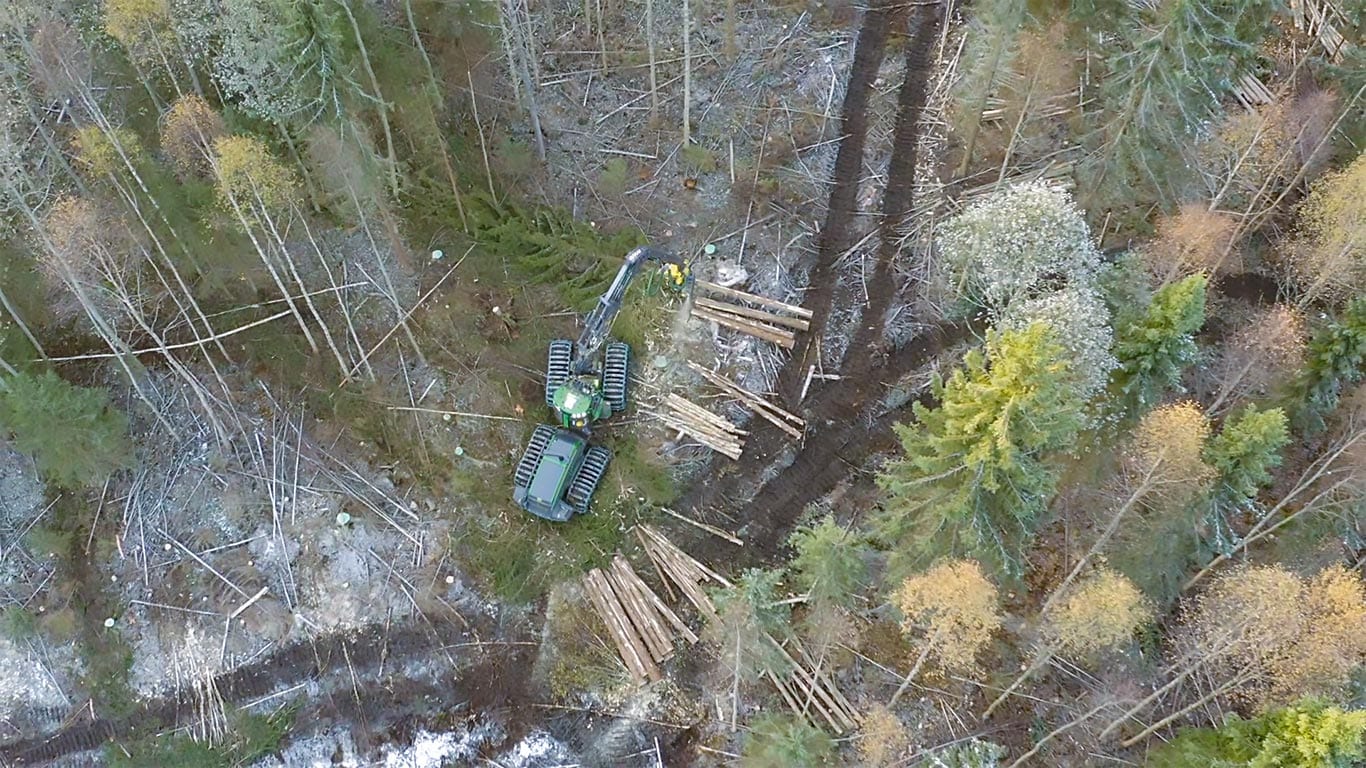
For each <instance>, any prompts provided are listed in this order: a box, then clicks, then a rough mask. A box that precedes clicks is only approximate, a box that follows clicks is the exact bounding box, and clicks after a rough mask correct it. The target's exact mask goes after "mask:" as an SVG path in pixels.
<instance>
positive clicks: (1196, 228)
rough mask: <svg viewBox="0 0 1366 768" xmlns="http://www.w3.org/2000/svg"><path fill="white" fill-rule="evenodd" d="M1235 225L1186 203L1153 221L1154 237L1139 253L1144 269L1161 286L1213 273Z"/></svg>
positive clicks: (1223, 215) (1223, 216)
mask: <svg viewBox="0 0 1366 768" xmlns="http://www.w3.org/2000/svg"><path fill="white" fill-rule="evenodd" d="M1237 229H1238V225H1237V222H1236V221H1235V220H1234V219H1233V217H1232V216H1230V215H1229V214H1227V213H1221V212H1218V211H1211V210H1209V208H1208V207H1207V206H1205V205H1204V204H1202V203H1187V204H1185V205H1183V206H1181V208H1180V209H1179V210H1178V211H1177V212H1176V213H1175V214H1172V215H1171V216H1164V217H1163V218H1161V219H1158V222H1157V237H1156V238H1154V239H1153V241H1152V242H1151V243H1149V244H1148V245H1147V247H1145V248H1144V249H1143V251H1142V254H1143V258H1144V261H1146V262H1147V265H1148V269H1149V271H1151V272H1152V273H1153V274H1154V275H1157V276H1158V278H1159V279H1160V280H1161V281H1162V284H1163V285H1166V284H1167V283H1170V282H1173V281H1175V280H1179V279H1181V278H1183V277H1187V276H1189V275H1193V274H1196V273H1205V274H1215V273H1217V272H1218V271H1219V270H1220V269H1221V268H1222V267H1223V266H1224V261H1225V257H1226V255H1227V254H1228V252H1229V250H1230V248H1231V246H1232V244H1233V238H1234V235H1235V234H1236V232H1237Z"/></svg>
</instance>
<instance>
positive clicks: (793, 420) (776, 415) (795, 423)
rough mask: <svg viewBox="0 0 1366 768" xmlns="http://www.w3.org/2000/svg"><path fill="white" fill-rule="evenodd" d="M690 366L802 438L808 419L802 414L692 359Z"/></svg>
mask: <svg viewBox="0 0 1366 768" xmlns="http://www.w3.org/2000/svg"><path fill="white" fill-rule="evenodd" d="M688 367H689V368H691V369H692V370H693V371H695V372H696V373H697V374H698V375H700V376H701V377H702V378H704V379H706V380H707V381H709V382H711V383H712V384H715V385H716V386H717V387H719V388H720V389H721V391H722V392H725V393H726V394H727V395H730V396H731V397H734V398H735V399H737V400H739V401H740V402H741V403H744V404H745V406H746V407H748V408H749V409H750V410H751V411H754V413H755V414H757V415H758V416H759V417H761V418H762V419H764V420H765V421H767V422H768V423H770V424H772V425H774V426H776V427H777V428H779V429H781V430H782V431H784V432H786V433H787V434H789V435H791V436H792V438H793V439H795V440H800V439H802V435H803V431H802V430H804V429H805V428H806V421H805V420H804V419H802V418H801V417H800V416H796V415H794V414H792V413H789V412H787V411H785V410H783V409H782V408H779V407H778V406H776V405H774V404H773V403H770V402H769V401H767V400H765V399H764V398H762V397H760V396H759V395H756V394H754V393H753V392H750V391H749V390H747V389H744V388H743V387H741V386H740V385H739V384H736V383H735V382H733V381H731V380H730V379H727V378H726V377H724V376H722V375H720V374H718V373H714V372H712V371H709V370H707V369H706V368H703V367H702V366H700V365H698V364H697V363H694V362H693V361H691V360H689V361H688Z"/></svg>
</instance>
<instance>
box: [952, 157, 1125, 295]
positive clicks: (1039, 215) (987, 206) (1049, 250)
mask: <svg viewBox="0 0 1366 768" xmlns="http://www.w3.org/2000/svg"><path fill="white" fill-rule="evenodd" d="M938 234H939V251H940V254H941V256H942V257H943V265H942V269H943V270H944V276H945V278H946V279H947V282H948V283H949V284H950V286H951V287H952V289H953V291H954V292H955V293H956V294H957V295H958V296H959V297H961V298H963V299H966V300H967V301H970V302H972V303H974V304H977V305H979V306H983V307H986V308H988V309H991V310H993V311H994V312H1000V311H1002V310H1004V309H1005V307H1006V306H1008V305H1009V304H1010V303H1011V302H1013V301H1015V300H1017V299H1021V298H1029V297H1031V296H1036V295H1039V294H1040V293H1045V292H1047V291H1049V290H1057V289H1059V288H1062V287H1065V286H1068V285H1073V286H1089V285H1091V284H1093V283H1094V281H1095V278H1096V274H1097V272H1098V271H1099V269H1100V253H1099V252H1098V251H1097V250H1096V247H1095V245H1094V244H1093V243H1092V241H1091V231H1090V229H1089V228H1088V227H1087V226H1086V220H1085V219H1084V218H1083V217H1082V213H1081V211H1080V210H1079V209H1078V208H1077V205H1076V203H1075V202H1074V201H1073V200H1072V197H1071V195H1069V194H1068V193H1067V192H1065V191H1063V190H1061V189H1056V188H1054V187H1051V186H1049V185H1047V184H1045V183H1043V182H1029V183H1025V184H1017V185H1014V186H1010V187H1007V188H1006V189H1004V190H1001V191H999V192H996V193H993V194H991V195H989V196H987V197H985V198H983V199H982V200H980V201H978V202H975V203H973V204H972V205H970V206H968V207H967V209H966V210H964V211H963V212H962V213H960V214H958V215H957V216H955V217H953V218H952V219H950V220H948V221H946V222H945V223H944V224H943V225H942V226H940V228H939V233H938Z"/></svg>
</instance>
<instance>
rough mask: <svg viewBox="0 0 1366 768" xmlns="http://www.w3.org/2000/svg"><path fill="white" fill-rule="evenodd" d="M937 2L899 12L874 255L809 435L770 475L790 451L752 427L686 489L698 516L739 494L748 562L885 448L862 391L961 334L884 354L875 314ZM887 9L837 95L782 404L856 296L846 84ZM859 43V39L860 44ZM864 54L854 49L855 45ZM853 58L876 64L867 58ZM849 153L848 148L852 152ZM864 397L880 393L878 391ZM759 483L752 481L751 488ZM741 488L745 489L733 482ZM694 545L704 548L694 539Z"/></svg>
mask: <svg viewBox="0 0 1366 768" xmlns="http://www.w3.org/2000/svg"><path fill="white" fill-rule="evenodd" d="M941 16H942V11H941V10H940V9H939V8H938V7H918V8H917V9H916V10H915V11H914V12H913V13H912V15H911V17H910V20H909V21H910V23H911V25H912V32H911V35H910V37H909V39H908V40H907V41H906V42H905V43H904V45H905V69H904V73H903V80H902V85H901V88H900V96H899V105H898V113H897V121H896V127H895V131H894V136H893V142H892V145H893V146H892V156H891V160H890V162H889V165H888V172H887V178H888V184H887V188H886V189H885V190H884V192H883V201H882V215H881V218H880V220H879V224H878V248H877V262H876V266H875V268H874V273H873V275H872V276H871V279H869V280H868V281H867V294H866V296H867V299H866V302H865V303H864V307H863V308H862V309H861V311H860V312H861V313H860V317H861V318H862V319H861V320H860V321H859V325H858V329H857V331H856V332H855V334H854V337H853V340H852V341H851V342H850V343H849V345H848V348H847V352H846V354H845V355H844V358H843V360H842V361H839V367H838V368H837V369H836V368H835V367H834V366H833V365H832V366H831V367H830V368H828V369H827V370H837V371H838V373H839V375H840V376H841V378H840V379H839V380H837V381H835V382H834V383H833V384H827V385H826V386H824V387H823V388H821V389H819V390H818V391H817V392H816V393H814V396H813V397H812V398H811V401H810V404H809V405H807V406H806V408H805V413H806V414H807V423H808V425H809V426H808V436H807V439H806V440H805V441H804V442H803V443H802V445H801V446H800V448H799V449H798V451H797V453H796V456H795V458H793V459H792V461H791V463H790V464H788V465H787V466H786V467H783V468H781V469H778V470H777V473H776V475H774V474H773V466H772V465H773V463H774V462H775V460H776V461H781V460H782V457H783V455H784V454H785V453H788V452H789V451H790V449H789V447H788V444H787V442H786V440H785V439H784V437H783V436H782V434H781V433H779V432H778V430H777V429H771V428H766V427H765V426H764V425H758V424H756V425H755V429H754V434H753V435H751V437H750V441H749V444H748V448H747V451H746V455H745V463H744V464H743V465H742V466H741V467H740V468H739V469H738V470H737V471H736V472H734V473H732V474H729V475H727V476H725V477H724V479H723V480H722V481H721V482H714V481H713V482H709V483H707V484H706V485H703V486H700V487H697V488H695V489H694V491H693V493H692V494H691V495H690V496H689V497H688V498H687V501H686V503H685V506H687V507H688V508H691V509H693V510H695V511H696V513H698V514H705V512H706V508H707V507H710V506H713V505H716V504H717V503H718V500H721V499H735V498H748V499H749V501H748V502H747V504H746V505H745V507H744V511H743V513H742V519H743V520H744V523H745V525H746V536H745V538H746V547H745V551H744V553H743V557H745V558H746V559H747V560H752V561H755V562H758V561H760V560H764V559H767V558H769V557H771V556H772V555H773V553H774V551H775V550H776V549H777V548H778V547H781V546H782V545H783V543H784V541H785V538H786V534H787V533H788V532H789V531H790V529H791V526H792V525H793V523H794V522H795V521H796V519H797V518H798V517H800V516H801V515H802V514H803V512H804V511H805V509H806V507H807V505H809V504H810V503H811V502H813V501H816V500H818V499H819V498H821V497H822V496H824V495H825V494H827V493H829V492H830V491H832V490H833V489H834V488H835V486H836V485H837V484H838V483H839V482H840V481H841V480H842V479H845V478H847V477H848V476H849V475H850V473H851V472H857V471H859V470H860V469H861V468H862V466H863V463H864V461H865V460H866V458H867V457H868V456H869V455H871V454H873V453H876V452H879V451H882V450H886V449H888V448H891V447H893V445H894V441H892V440H891V435H890V431H889V429H888V427H889V426H890V422H891V421H892V420H893V418H892V417H891V416H888V415H884V414H881V413H868V412H867V411H866V408H865V407H866V406H868V405H870V398H873V397H874V395H881V394H883V393H882V392H881V391H880V390H882V389H883V388H884V387H886V386H890V385H892V384H894V383H895V382H896V381H897V380H898V379H899V378H901V377H902V376H905V375H907V374H908V373H911V372H912V371H914V370H915V369H916V368H917V367H919V366H921V365H924V364H925V363H927V362H929V361H930V360H931V359H932V358H933V357H934V356H935V355H937V354H938V353H939V352H940V351H942V350H943V349H944V348H945V347H946V346H952V345H953V344H954V343H956V342H958V341H961V340H963V339H964V338H966V331H967V328H966V327H965V326H959V325H943V326H936V327H934V328H931V329H930V330H929V331H927V332H925V333H923V334H922V335H921V336H920V337H918V338H916V339H915V340H914V341H912V342H911V343H909V344H907V345H905V346H904V347H903V348H902V349H900V350H897V351H895V352H891V351H889V350H887V349H886V347H885V345H884V342H883V341H882V334H883V328H884V322H883V321H884V316H885V314H886V311H887V309H888V306H889V303H890V301H891V298H892V296H893V295H895V294H896V292H897V285H896V281H895V279H894V274H893V263H894V261H895V259H896V256H897V254H898V252H899V249H900V244H901V241H902V237H903V232H902V225H903V222H904V216H905V215H906V214H907V213H909V212H910V210H911V208H912V205H913V201H912V190H913V188H914V186H915V182H916V170H917V162H916V150H917V147H918V142H919V128H920V120H921V114H922V112H923V109H924V106H925V99H926V94H927V90H928V87H929V83H930V81H931V79H932V67H933V66H934V64H935V62H934V61H932V60H931V56H932V52H933V50H934V45H933V41H934V39H935V38H936V36H937V35H938V32H939V27H940V24H941V21H942V19H941ZM889 21H890V20H889V19H888V18H887V16H886V12H879V11H878V10H877V9H873V10H870V11H869V13H868V14H867V16H866V17H865V27H864V30H865V32H866V33H867V35H868V36H867V38H866V39H865V37H864V35H863V34H860V37H859V49H858V53H856V55H855V66H856V70H855V73H854V74H853V75H852V76H851V81H850V89H849V92H848V93H849V97H848V98H847V99H846V102H845V125H846V128H845V130H844V133H845V135H846V136H847V137H849V138H848V139H847V140H846V141H845V142H842V143H841V147H840V161H839V162H838V163H837V165H836V169H835V172H836V175H835V178H834V181H833V183H832V189H831V204H830V207H829V209H828V213H827V220H826V226H825V228H824V229H823V231H822V233H821V239H820V244H821V250H820V261H819V262H818V263H817V265H816V267H815V269H813V271H812V284H813V291H812V294H810V295H812V296H814V297H815V299H816V300H815V301H814V302H811V303H808V305H807V306H808V308H811V309H813V311H814V312H815V318H814V322H813V326H812V331H811V332H810V334H809V335H808V336H807V337H806V344H805V345H804V346H799V349H798V352H799V353H798V354H794V355H793V357H792V358H791V360H790V361H789V363H788V365H787V366H786V367H785V368H784V370H783V373H782V378H781V381H782V383H783V384H784V385H785V386H784V387H783V391H784V394H786V395H788V397H789V403H791V402H793V401H795V400H796V397H797V395H798V393H799V391H800V388H801V383H802V379H803V378H804V377H805V375H806V373H807V368H808V366H809V365H811V364H812V362H813V360H814V355H815V354H817V350H818V349H819V344H820V339H821V337H822V335H823V331H825V329H826V323H827V322H828V320H829V319H830V317H831V315H832V313H833V312H834V311H836V310H837V309H838V308H841V305H845V304H849V303H854V302H858V301H859V300H861V299H862V296H858V295H850V292H848V291H845V292H842V293H843V295H840V296H839V297H838V298H839V300H838V301H837V300H836V297H837V293H841V292H838V291H837V290H836V276H835V273H834V269H835V266H836V262H837V261H838V260H839V259H840V257H841V255H842V254H844V252H845V251H846V250H847V249H848V240H849V238H850V235H849V233H848V224H849V222H850V220H851V219H852V218H853V216H854V215H855V213H856V212H852V211H850V209H849V208H847V207H845V205H846V203H848V202H851V199H852V187H853V174H854V173H856V172H857V169H858V168H859V167H860V166H861V163H862V156H861V153H862V147H863V141H862V138H863V137H862V135H861V134H860V130H861V129H864V126H865V120H866V118H865V116H864V114H863V110H864V109H865V108H866V102H865V101H864V100H863V99H862V98H861V97H860V96H859V95H858V94H859V91H858V90H857V89H856V88H857V85H858V84H860V83H863V82H865V81H864V80H862V79H861V75H862V77H867V75H866V74H863V73H866V72H867V71H868V70H861V69H858V68H857V67H859V66H860V62H871V61H872V57H874V56H880V55H881V54H882V50H883V47H884V46H885V42H886V39H885V34H886V30H887V29H888V28H889V27H891V24H890V23H889ZM865 44H866V45H867V48H865V47H864V46H865ZM865 50H867V51H868V53H867V54H866V55H867V57H868V58H864V51H865ZM863 66H867V67H870V68H871V69H873V70H875V69H876V65H874V64H872V63H865V64H863ZM856 152H857V153H859V154H854V153H856ZM873 402H881V398H880V397H878V398H876V400H874V401H873ZM756 480H757V481H758V487H757V488H755V487H754V485H755V483H756ZM746 488H748V489H752V490H750V491H749V492H748V493H746V492H745V491H744V490H742V489H746ZM704 546H705V545H704Z"/></svg>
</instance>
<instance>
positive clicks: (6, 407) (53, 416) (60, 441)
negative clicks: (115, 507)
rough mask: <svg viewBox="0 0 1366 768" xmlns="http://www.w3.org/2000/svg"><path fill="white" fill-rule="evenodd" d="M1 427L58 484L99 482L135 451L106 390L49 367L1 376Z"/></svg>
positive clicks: (73, 485)
mask: <svg viewBox="0 0 1366 768" xmlns="http://www.w3.org/2000/svg"><path fill="white" fill-rule="evenodd" d="M0 428H2V429H4V430H5V432H7V433H8V434H9V436H10V439H12V440H13V441H14V446H15V448H17V449H18V450H19V451H21V452H23V453H26V454H28V455H30V456H32V457H33V461H34V463H35V464H36V465H37V466H38V472H39V474H41V475H42V476H43V477H44V478H46V479H47V480H49V481H51V482H52V483H54V484H56V485H57V486H59V487H62V488H79V487H81V486H84V485H90V484H93V483H95V482H98V481H100V480H102V479H104V478H105V477H107V476H108V475H109V473H110V472H113V471H114V470H116V469H119V468H121V467H124V466H127V464H128V462H129V460H130V459H131V458H132V455H133V447H132V445H131V443H130V442H129V440H128V420H127V418H126V417H125V416H124V415H123V414H122V413H120V412H119V411H117V410H115V409H114V408H113V407H112V406H111V405H110V403H109V395H108V394H107V393H106V392H105V391H104V390H101V389H93V388H88V387H79V386H76V385H74V384H70V383H68V382H66V381H65V380H63V379H62V378H61V377H59V376H57V374H55V373H53V372H51V371H46V372H44V373H41V374H33V373H19V374H18V375H15V376H9V377H6V378H5V379H3V380H2V381H0Z"/></svg>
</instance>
